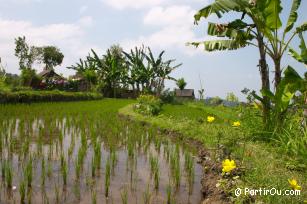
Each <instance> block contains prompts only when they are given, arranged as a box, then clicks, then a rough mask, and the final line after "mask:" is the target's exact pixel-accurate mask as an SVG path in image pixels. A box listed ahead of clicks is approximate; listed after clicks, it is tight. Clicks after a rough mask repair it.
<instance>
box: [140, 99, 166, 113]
mask: <svg viewBox="0 0 307 204" xmlns="http://www.w3.org/2000/svg"><path fill="white" fill-rule="evenodd" d="M137 101H138V103H137V104H136V105H135V106H134V110H135V111H137V112H139V113H141V114H143V115H158V114H159V113H160V111H161V109H162V103H161V100H160V99H159V98H157V97H155V96H153V95H140V96H139V97H138V98H137Z"/></svg>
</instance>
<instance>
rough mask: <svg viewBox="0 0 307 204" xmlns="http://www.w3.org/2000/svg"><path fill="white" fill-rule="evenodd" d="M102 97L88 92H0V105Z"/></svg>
mask: <svg viewBox="0 0 307 204" xmlns="http://www.w3.org/2000/svg"><path fill="white" fill-rule="evenodd" d="M101 98H102V95H101V94H98V93H89V92H64V91H57V90H55V91H17V92H8V91H0V103H33V102H56V101H80V100H97V99H101Z"/></svg>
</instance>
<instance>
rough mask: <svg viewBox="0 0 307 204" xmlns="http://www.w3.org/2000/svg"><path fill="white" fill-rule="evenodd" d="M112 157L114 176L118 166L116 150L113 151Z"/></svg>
mask: <svg viewBox="0 0 307 204" xmlns="http://www.w3.org/2000/svg"><path fill="white" fill-rule="evenodd" d="M110 157H111V166H112V174H113V175H114V169H115V166H116V164H117V155H116V151H115V150H114V149H112V150H111V154H110Z"/></svg>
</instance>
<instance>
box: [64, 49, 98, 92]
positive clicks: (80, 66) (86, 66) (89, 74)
mask: <svg viewBox="0 0 307 204" xmlns="http://www.w3.org/2000/svg"><path fill="white" fill-rule="evenodd" d="M67 68H68V69H73V70H75V71H76V72H77V74H78V75H80V76H82V77H83V79H84V80H85V82H86V90H87V91H90V90H91V89H92V87H93V85H96V84H97V80H98V75H97V71H96V70H97V67H96V62H95V61H93V60H91V56H90V55H88V56H87V57H86V59H85V60H82V59H80V60H79V63H76V65H72V66H70V67H67Z"/></svg>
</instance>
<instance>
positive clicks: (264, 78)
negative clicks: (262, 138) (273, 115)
mask: <svg viewBox="0 0 307 204" xmlns="http://www.w3.org/2000/svg"><path fill="white" fill-rule="evenodd" d="M257 40H258V46H259V54H260V60H259V69H260V75H261V82H262V87H261V88H262V90H270V76H269V69H268V65H267V62H266V52H265V46H264V42H263V36H262V35H261V34H259V36H258V38H257ZM262 105H263V110H262V111H263V123H264V128H265V129H266V130H268V128H269V126H270V109H271V107H270V99H269V98H268V97H267V96H263V100H262Z"/></svg>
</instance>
